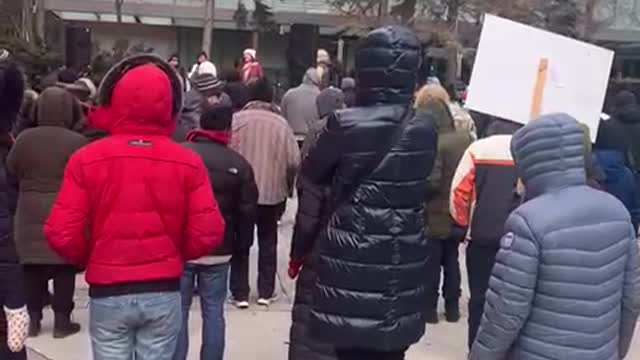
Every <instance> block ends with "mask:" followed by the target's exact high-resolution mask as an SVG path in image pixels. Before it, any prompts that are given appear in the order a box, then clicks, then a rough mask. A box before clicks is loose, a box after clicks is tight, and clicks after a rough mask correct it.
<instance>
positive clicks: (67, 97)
mask: <svg viewBox="0 0 640 360" xmlns="http://www.w3.org/2000/svg"><path fill="white" fill-rule="evenodd" d="M33 114H34V118H33V122H34V123H35V124H36V125H39V126H58V127H63V128H67V129H71V128H73V127H74V126H75V125H76V124H78V123H80V122H81V121H82V119H83V117H84V115H83V112H82V106H81V105H80V103H79V102H78V100H76V98H75V97H74V96H73V94H71V93H70V92H68V91H67V90H65V89H62V88H58V87H50V88H47V89H46V90H45V91H43V92H42V94H40V96H39V97H38V101H37V102H36V106H35V108H34V110H33Z"/></svg>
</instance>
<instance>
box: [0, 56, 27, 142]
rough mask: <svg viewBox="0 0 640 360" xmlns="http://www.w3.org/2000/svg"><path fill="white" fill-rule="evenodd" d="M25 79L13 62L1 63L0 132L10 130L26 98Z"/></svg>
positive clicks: (4, 61)
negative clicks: (23, 99)
mask: <svg viewBox="0 0 640 360" xmlns="http://www.w3.org/2000/svg"><path fill="white" fill-rule="evenodd" d="M24 87H25V86H24V77H23V75H22V71H20V69H19V68H18V66H17V65H16V64H15V63H14V62H11V61H7V60H3V61H0V130H4V131H7V130H10V129H11V127H12V126H13V124H14V123H15V121H16V118H17V116H18V113H19V112H20V107H21V106H22V98H23V97H24Z"/></svg>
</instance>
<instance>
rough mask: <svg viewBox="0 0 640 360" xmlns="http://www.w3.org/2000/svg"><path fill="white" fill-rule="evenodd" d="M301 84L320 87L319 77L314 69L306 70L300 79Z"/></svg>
mask: <svg viewBox="0 0 640 360" xmlns="http://www.w3.org/2000/svg"><path fill="white" fill-rule="evenodd" d="M302 83H303V84H305V85H312V86H320V76H318V71H317V70H316V69H315V68H309V69H307V72H306V73H304V76H303V77H302Z"/></svg>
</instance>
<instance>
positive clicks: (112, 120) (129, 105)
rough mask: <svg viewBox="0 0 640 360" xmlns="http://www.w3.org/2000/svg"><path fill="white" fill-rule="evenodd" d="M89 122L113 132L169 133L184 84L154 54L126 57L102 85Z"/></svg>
mask: <svg viewBox="0 0 640 360" xmlns="http://www.w3.org/2000/svg"><path fill="white" fill-rule="evenodd" d="M97 103H98V107H96V108H94V109H92V110H91V112H90V113H89V124H90V125H91V126H93V127H96V128H98V129H102V130H106V131H108V132H109V133H112V134H118V133H120V134H126V133H128V134H139V135H166V136H168V135H170V134H172V133H173V130H174V129H175V127H176V121H175V119H176V117H177V115H178V114H179V113H180V110H181V108H182V83H181V81H180V78H179V77H178V74H177V73H176V71H175V70H173V68H172V67H171V66H170V65H169V64H167V63H166V62H165V61H164V60H162V59H161V58H159V57H157V56H155V55H148V54H145V55H137V56H132V57H129V58H126V59H124V60H122V61H121V62H119V63H118V64H116V65H115V66H114V67H112V68H111V69H110V70H109V72H107V74H106V75H105V77H104V78H103V80H102V83H101V84H100V89H99V90H98V98H97Z"/></svg>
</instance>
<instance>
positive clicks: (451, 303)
mask: <svg viewBox="0 0 640 360" xmlns="http://www.w3.org/2000/svg"><path fill="white" fill-rule="evenodd" d="M449 102H450V100H449V95H448V94H447V91H446V90H445V89H444V88H443V87H442V86H440V85H436V84H429V85H426V86H424V87H423V88H422V89H420V91H418V93H417V95H416V101H415V108H416V111H418V112H421V111H422V112H428V113H431V115H432V116H433V119H434V120H435V122H434V125H435V127H436V130H437V131H438V153H437V156H436V162H435V166H434V169H433V171H432V172H431V175H430V176H429V181H428V186H429V199H430V201H429V202H428V203H427V204H426V210H427V211H426V212H425V213H426V214H427V219H426V221H425V224H427V228H426V233H427V239H428V241H429V244H430V246H429V250H430V252H431V253H430V256H429V260H428V269H429V271H428V274H427V276H428V277H429V288H430V291H429V293H428V296H429V309H428V314H427V322H428V323H431V324H435V323H438V312H437V306H438V298H439V294H438V290H439V286H440V271H441V268H442V269H443V270H444V282H443V286H442V293H443V297H444V299H445V310H446V314H445V316H446V320H447V321H449V322H457V321H458V320H459V319H460V308H459V298H460V294H461V289H460V281H461V280H460V265H459V263H458V246H459V244H460V242H461V241H462V240H463V238H464V229H461V228H460V227H458V226H457V225H455V223H454V221H453V219H452V218H451V215H450V213H449V193H450V190H451V181H452V180H453V176H454V174H455V171H456V167H457V166H458V163H459V162H460V159H461V158H462V155H463V154H464V151H465V150H466V149H467V147H468V146H469V145H471V143H472V142H473V138H472V137H471V135H470V134H469V132H468V131H462V130H456V129H455V127H454V119H453V116H452V114H451V112H450V110H449Z"/></svg>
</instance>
